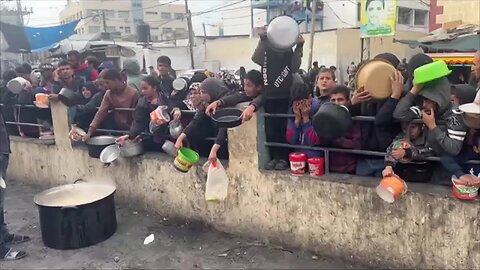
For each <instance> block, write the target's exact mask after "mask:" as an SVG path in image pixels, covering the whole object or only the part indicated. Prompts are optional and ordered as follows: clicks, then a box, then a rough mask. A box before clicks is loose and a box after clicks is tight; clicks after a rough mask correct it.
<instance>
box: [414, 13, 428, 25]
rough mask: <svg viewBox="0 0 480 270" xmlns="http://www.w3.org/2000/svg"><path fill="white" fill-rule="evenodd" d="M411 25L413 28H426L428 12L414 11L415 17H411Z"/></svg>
mask: <svg viewBox="0 0 480 270" xmlns="http://www.w3.org/2000/svg"><path fill="white" fill-rule="evenodd" d="M413 18H414V21H413V25H415V26H427V25H428V11H426V10H418V9H416V10H415V16H414V17H413Z"/></svg>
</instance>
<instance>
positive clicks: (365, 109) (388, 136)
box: [349, 97, 401, 152]
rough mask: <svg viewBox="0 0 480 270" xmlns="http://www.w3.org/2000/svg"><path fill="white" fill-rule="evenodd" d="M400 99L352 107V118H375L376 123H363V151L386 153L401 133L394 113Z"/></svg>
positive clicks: (361, 126) (361, 127) (361, 125)
mask: <svg viewBox="0 0 480 270" xmlns="http://www.w3.org/2000/svg"><path fill="white" fill-rule="evenodd" d="M397 104H398V99H394V98H390V97H389V98H388V99H386V100H383V101H376V102H366V103H362V104H359V105H355V106H350V107H349V109H350V113H351V114H352V116H358V115H362V116H374V117H375V121H374V122H373V123H372V122H361V124H360V129H361V134H362V137H361V143H360V144H361V149H362V150H369V151H379V152H385V151H386V150H387V148H388V146H389V145H390V143H391V142H392V140H393V139H394V138H395V137H396V136H397V134H398V133H400V132H401V127H400V123H398V122H394V120H393V111H394V110H395V107H396V106H397Z"/></svg>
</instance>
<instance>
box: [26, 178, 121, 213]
mask: <svg viewBox="0 0 480 270" xmlns="http://www.w3.org/2000/svg"><path fill="white" fill-rule="evenodd" d="M115 190H116V187H115V185H113V184H110V183H90V182H86V183H78V184H69V185H63V186H58V187H54V188H51V189H47V190H45V191H43V192H41V193H39V194H37V195H35V197H34V198H33V201H34V203H35V204H37V205H39V206H48V207H64V206H80V205H85V204H89V203H93V202H96V201H98V200H101V199H103V198H105V197H107V196H109V195H111V194H112V193H113V192H115Z"/></svg>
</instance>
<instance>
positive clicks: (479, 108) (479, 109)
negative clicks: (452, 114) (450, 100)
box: [458, 103, 480, 114]
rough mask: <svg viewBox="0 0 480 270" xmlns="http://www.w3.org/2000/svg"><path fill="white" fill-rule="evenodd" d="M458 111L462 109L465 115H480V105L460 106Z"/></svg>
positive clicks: (468, 104)
mask: <svg viewBox="0 0 480 270" xmlns="http://www.w3.org/2000/svg"><path fill="white" fill-rule="evenodd" d="M458 109H460V111H462V112H464V113H473V114H480V105H477V104H475V103H467V104H463V105H460V106H459V107H458Z"/></svg>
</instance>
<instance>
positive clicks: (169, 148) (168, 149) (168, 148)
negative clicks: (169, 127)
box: [162, 140, 177, 157]
mask: <svg viewBox="0 0 480 270" xmlns="http://www.w3.org/2000/svg"><path fill="white" fill-rule="evenodd" d="M162 150H163V151H164V152H165V153H167V154H168V155H170V156H172V157H176V156H177V149H176V148H175V144H174V143H173V142H171V141H168V140H167V141H165V142H164V143H163V145H162Z"/></svg>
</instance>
